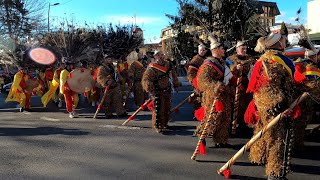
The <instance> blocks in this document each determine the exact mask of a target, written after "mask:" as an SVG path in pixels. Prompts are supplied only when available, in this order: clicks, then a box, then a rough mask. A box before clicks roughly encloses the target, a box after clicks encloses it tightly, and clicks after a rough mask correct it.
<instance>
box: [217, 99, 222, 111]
mask: <svg viewBox="0 0 320 180" xmlns="http://www.w3.org/2000/svg"><path fill="white" fill-rule="evenodd" d="M216 111H217V112H223V111H224V106H223V103H222V102H221V101H220V100H217V101H216Z"/></svg>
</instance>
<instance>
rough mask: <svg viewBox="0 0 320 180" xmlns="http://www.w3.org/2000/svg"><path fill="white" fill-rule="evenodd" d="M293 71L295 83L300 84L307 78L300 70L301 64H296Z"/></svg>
mask: <svg viewBox="0 0 320 180" xmlns="http://www.w3.org/2000/svg"><path fill="white" fill-rule="evenodd" d="M295 69H296V70H295V72H294V81H295V83H297V84H301V83H302V82H303V81H305V80H306V79H307V78H306V76H305V75H303V71H302V64H297V65H296V66H295Z"/></svg>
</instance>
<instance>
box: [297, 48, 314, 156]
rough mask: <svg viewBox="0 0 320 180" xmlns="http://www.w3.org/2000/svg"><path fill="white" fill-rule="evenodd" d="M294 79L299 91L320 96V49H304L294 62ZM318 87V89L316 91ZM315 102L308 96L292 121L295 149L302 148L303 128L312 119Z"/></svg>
mask: <svg viewBox="0 0 320 180" xmlns="http://www.w3.org/2000/svg"><path fill="white" fill-rule="evenodd" d="M295 69H296V71H295V76H294V77H295V80H296V81H297V84H298V86H299V89H300V91H301V92H310V93H311V95H312V96H315V97H320V92H319V89H320V51H319V50H318V49H314V50H306V51H305V59H303V60H302V61H300V62H296V63H295ZM317 89H318V91H317ZM315 106H316V102H315V101H314V100H313V99H312V98H308V99H307V100H305V101H304V102H302V104H301V105H300V107H302V108H301V111H302V112H301V117H300V118H299V120H297V121H295V122H294V126H295V134H296V136H295V149H296V150H300V151H301V150H303V147H304V140H303V139H304V135H305V128H306V127H307V125H308V123H310V122H311V121H312V117H313V115H314V113H315V110H316V109H315Z"/></svg>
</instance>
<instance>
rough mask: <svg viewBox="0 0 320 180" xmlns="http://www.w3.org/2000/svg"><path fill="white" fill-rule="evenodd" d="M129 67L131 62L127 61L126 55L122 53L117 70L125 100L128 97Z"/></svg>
mask: <svg viewBox="0 0 320 180" xmlns="http://www.w3.org/2000/svg"><path fill="white" fill-rule="evenodd" d="M128 69H129V64H128V62H127V59H126V56H125V55H122V56H121V57H120V59H119V60H118V63H117V68H116V72H117V74H118V75H119V81H120V82H119V83H120V89H121V94H122V98H123V100H125V99H127V97H126V95H127V94H128V89H129V87H128V79H129V78H128Z"/></svg>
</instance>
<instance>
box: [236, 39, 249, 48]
mask: <svg viewBox="0 0 320 180" xmlns="http://www.w3.org/2000/svg"><path fill="white" fill-rule="evenodd" d="M246 45H247V41H238V42H237V45H236V48H238V47H240V46H246Z"/></svg>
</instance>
